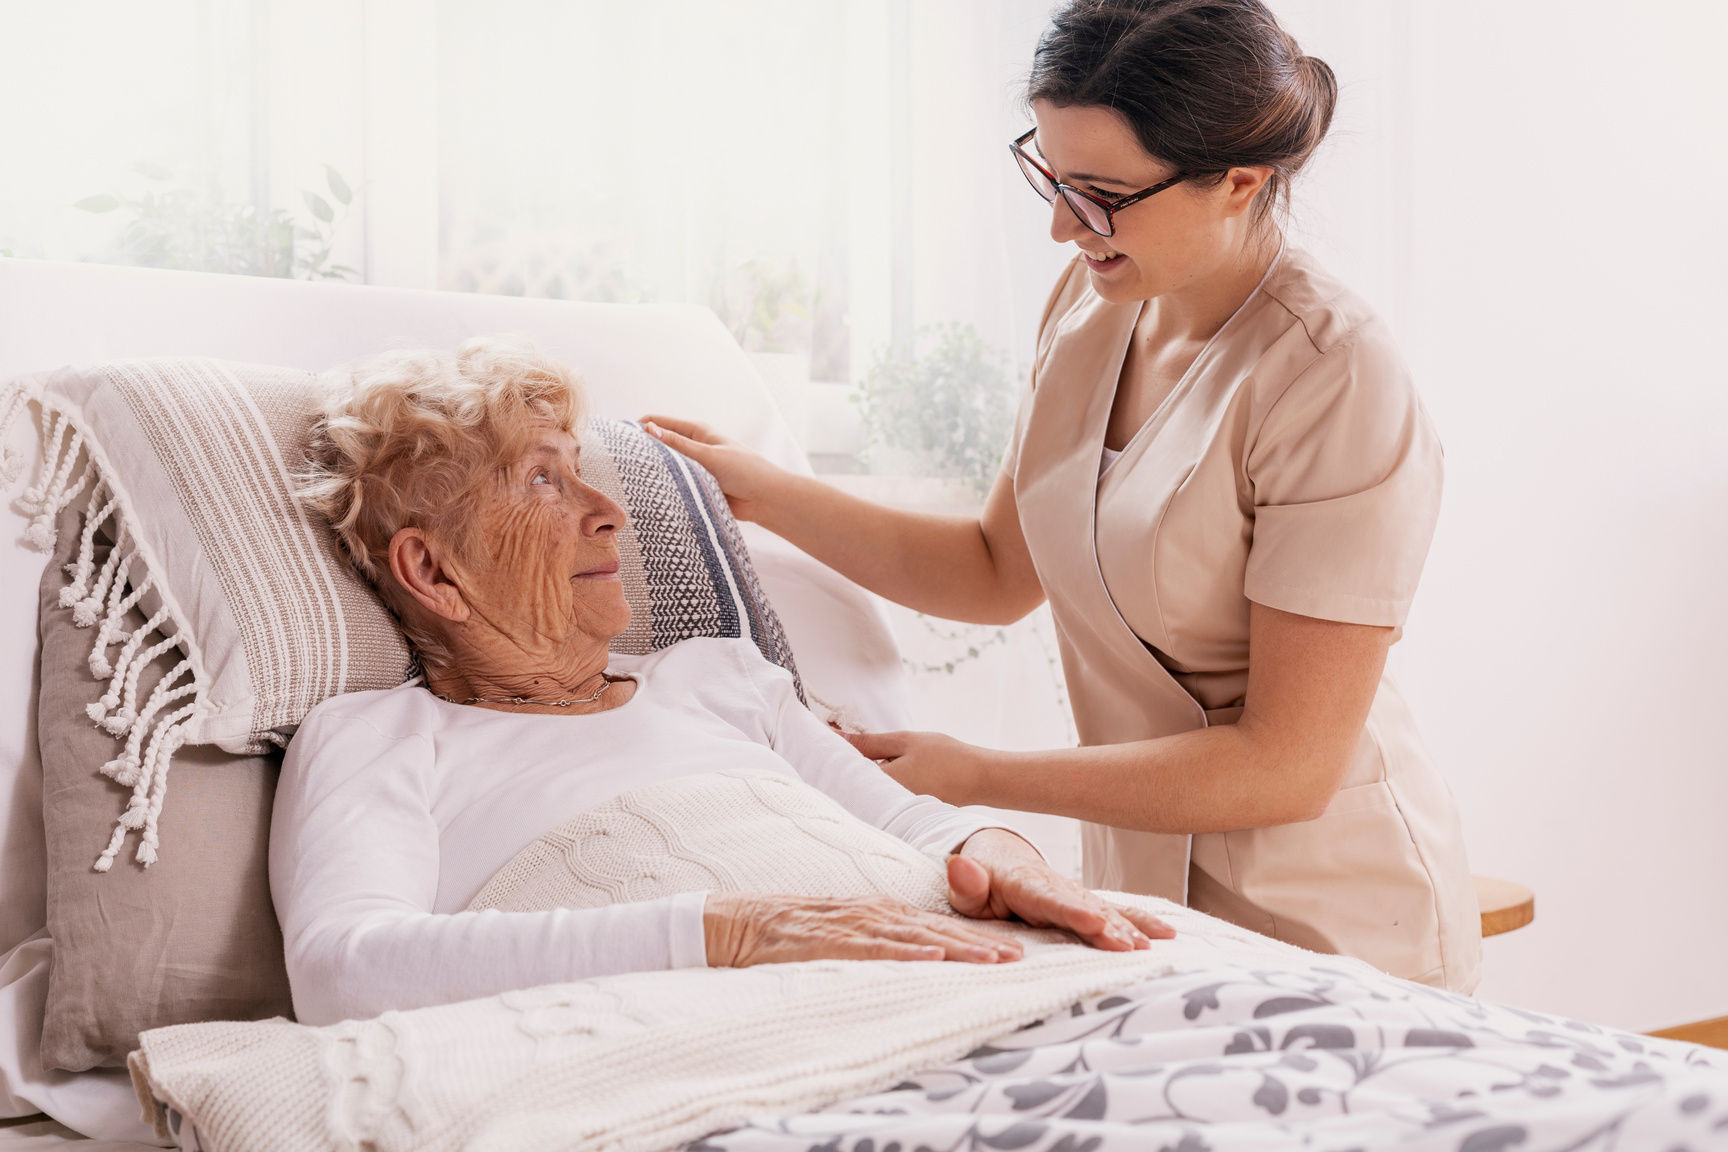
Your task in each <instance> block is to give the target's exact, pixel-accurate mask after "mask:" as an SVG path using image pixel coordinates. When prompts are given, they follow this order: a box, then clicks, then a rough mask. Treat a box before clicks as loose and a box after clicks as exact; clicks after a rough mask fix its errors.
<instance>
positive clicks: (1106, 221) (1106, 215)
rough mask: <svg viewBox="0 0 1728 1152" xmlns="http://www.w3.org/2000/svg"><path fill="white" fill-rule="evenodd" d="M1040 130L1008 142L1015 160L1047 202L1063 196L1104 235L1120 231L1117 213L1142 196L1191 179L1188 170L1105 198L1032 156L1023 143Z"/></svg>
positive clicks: (1076, 215)
mask: <svg viewBox="0 0 1728 1152" xmlns="http://www.w3.org/2000/svg"><path fill="white" fill-rule="evenodd" d="M1037 131H1038V129H1036V128H1033V129H1031V130H1030V131H1028V132H1027V133H1026V134H1025V135H1024V136H1022V137H1020V139H1018V140H1016V141H1014V143H1012V144H1010V145H1008V151H1010V152H1012V153H1014V160H1015V162H1016V163H1017V164H1019V165H1020V171H1021V172H1022V173H1023V174H1025V176H1026V183H1028V184H1030V185H1032V191H1034V192H1036V193H1038V195H1040V196H1042V197H1044V202H1045V203H1046V204H1054V203H1056V197H1057V196H1061V197H1062V199H1063V200H1065V201H1067V204H1068V207H1069V208H1071V209H1073V211H1074V215H1075V217H1076V218H1078V219H1079V221H1080V223H1082V224H1084V225H1086V227H1088V228H1090V229H1092V231H1094V232H1096V233H1098V235H1100V236H1114V235H1115V234H1116V213H1118V212H1120V211H1122V209H1124V208H1126V207H1128V206H1129V205H1130V204H1138V203H1140V201H1142V200H1145V199H1148V198H1150V197H1153V196H1156V195H1158V193H1160V192H1162V191H1164V189H1166V188H1174V187H1176V185H1178V184H1180V183H1182V181H1184V180H1186V179H1188V177H1187V175H1186V174H1185V173H1183V174H1178V175H1176V176H1172V177H1170V179H1168V180H1166V181H1164V182H1163V183H1161V184H1154V185H1152V187H1150V188H1143V189H1141V190H1140V191H1138V192H1135V193H1132V194H1130V195H1127V196H1123V197H1120V198H1118V199H1116V200H1105V199H1104V198H1103V197H1101V196H1094V195H1092V193H1090V192H1082V191H1080V189H1078V188H1076V187H1074V186H1073V185H1072V184H1064V183H1062V182H1061V181H1060V180H1058V179H1056V173H1054V172H1052V171H1050V170H1049V169H1048V168H1046V167H1044V165H1042V164H1040V163H1038V161H1036V160H1034V159H1033V158H1032V155H1031V153H1029V152H1027V151H1026V149H1025V148H1023V147H1021V145H1023V144H1025V143H1026V141H1028V140H1030V139H1032V136H1033V133H1035V132H1037Z"/></svg>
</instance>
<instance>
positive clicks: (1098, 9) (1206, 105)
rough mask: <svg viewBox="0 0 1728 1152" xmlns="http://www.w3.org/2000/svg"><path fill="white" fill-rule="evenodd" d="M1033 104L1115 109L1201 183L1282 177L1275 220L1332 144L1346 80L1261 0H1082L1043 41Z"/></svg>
mask: <svg viewBox="0 0 1728 1152" xmlns="http://www.w3.org/2000/svg"><path fill="white" fill-rule="evenodd" d="M1026 95H1027V99H1029V100H1048V101H1050V102H1051V103H1053V104H1057V105H1061V106H1064V107H1071V106H1076V105H1093V106H1098V107H1103V108H1110V109H1113V110H1115V111H1116V112H1117V113H1118V114H1119V115H1121V116H1122V117H1123V118H1124V119H1126V120H1127V122H1128V124H1129V125H1130V126H1132V128H1133V129H1134V134H1135V135H1136V136H1138V137H1139V139H1140V145H1141V147H1143V148H1145V149H1146V151H1147V153H1148V154H1150V155H1152V156H1153V157H1155V158H1157V159H1159V160H1162V161H1164V162H1165V163H1167V164H1170V165H1173V166H1174V167H1175V168H1176V170H1177V171H1179V172H1185V173H1188V174H1190V175H1191V176H1193V177H1195V178H1198V179H1210V180H1217V179H1221V178H1222V177H1223V175H1224V174H1225V173H1226V172H1228V171H1229V170H1230V169H1232V168H1253V167H1267V168H1271V169H1272V173H1273V175H1272V178H1271V180H1270V181H1268V183H1267V187H1266V194H1265V195H1263V196H1261V197H1260V198H1259V204H1258V205H1257V206H1256V212H1257V213H1259V214H1264V213H1265V212H1266V211H1268V210H1269V209H1270V208H1271V207H1272V205H1273V204H1275V203H1279V202H1284V203H1288V200H1289V195H1290V180H1291V178H1292V177H1293V176H1295V175H1296V173H1297V172H1298V171H1299V170H1300V169H1301V168H1302V165H1303V164H1304V163H1306V162H1307V160H1308V157H1309V156H1311V155H1312V154H1313V152H1314V149H1315V148H1317V147H1318V146H1319V144H1320V141H1321V140H1322V139H1324V138H1325V136H1326V129H1327V128H1328V127H1329V126H1330V125H1331V123H1332V110H1333V108H1334V106H1335V105H1336V104H1337V102H1338V81H1337V79H1336V78H1335V77H1334V76H1333V75H1332V69H1330V68H1328V67H1327V66H1326V63H1325V61H1323V60H1319V59H1316V58H1315V57H1313V56H1304V55H1302V50H1301V49H1300V48H1298V47H1297V46H1296V41H1295V40H1294V39H1293V38H1292V37H1291V36H1290V34H1289V33H1288V32H1285V31H1284V29H1282V28H1280V27H1279V26H1278V21H1277V19H1276V18H1274V17H1273V15H1272V13H1271V12H1269V11H1268V10H1267V8H1266V6H1265V5H1264V4H1262V3H1261V2H1260V0H1071V2H1070V3H1068V4H1066V5H1064V6H1063V7H1061V8H1059V9H1057V11H1056V13H1055V15H1054V17H1053V18H1052V20H1051V24H1050V27H1049V29H1048V30H1047V31H1045V33H1044V35H1043V36H1042V37H1041V38H1040V39H1039V41H1038V50H1037V52H1036V53H1035V54H1034V56H1033V59H1032V77H1031V81H1030V83H1029V84H1028V86H1027V92H1026Z"/></svg>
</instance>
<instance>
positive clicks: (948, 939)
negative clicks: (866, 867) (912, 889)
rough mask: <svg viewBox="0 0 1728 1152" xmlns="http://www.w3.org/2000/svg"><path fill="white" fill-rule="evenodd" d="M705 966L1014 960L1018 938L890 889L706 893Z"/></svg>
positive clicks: (1016, 957) (1018, 951)
mask: <svg viewBox="0 0 1728 1152" xmlns="http://www.w3.org/2000/svg"><path fill="white" fill-rule="evenodd" d="M702 927H703V935H704V937H705V939H706V941H707V945H708V965H709V967H711V968H747V967H749V966H750V965H752V964H785V963H790V962H792V961H795V960H965V961H970V962H971V963H974V964H995V963H998V962H999V961H1004V960H1018V959H1019V958H1020V945H1019V944H1017V943H1015V942H1014V941H1012V940H1006V939H1003V938H1002V937H1000V936H995V935H992V934H990V933H988V932H984V931H980V930H979V929H977V928H974V927H972V926H971V925H969V924H966V923H965V922H964V921H960V920H955V919H953V918H952V917H948V916H938V915H936V914H935V913H932V912H923V911H920V910H919V909H917V908H914V907H912V906H911V905H910V904H907V903H905V902H903V901H900V900H896V899H894V898H893V897H891V896H858V897H851V898H846V899H827V898H823V897H814V896H774V895H763V894H759V893H754V892H710V893H709V894H708V902H707V905H706V908H705V910H704V913H703V917H702Z"/></svg>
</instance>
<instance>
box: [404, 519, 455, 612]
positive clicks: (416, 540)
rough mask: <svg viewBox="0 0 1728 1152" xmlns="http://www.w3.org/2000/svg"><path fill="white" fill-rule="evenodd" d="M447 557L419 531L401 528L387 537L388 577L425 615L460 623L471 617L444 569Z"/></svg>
mask: <svg viewBox="0 0 1728 1152" xmlns="http://www.w3.org/2000/svg"><path fill="white" fill-rule="evenodd" d="M445 559H446V556H445V554H444V550H443V549H442V548H440V547H438V545H437V543H436V542H435V541H431V540H428V539H427V538H426V534H425V533H424V532H422V531H421V530H420V529H418V528H402V529H399V530H398V531H397V533H396V535H394V536H392V537H391V538H390V574H391V575H392V576H394V577H395V578H396V583H397V584H398V585H400V586H401V588H402V590H403V591H405V592H406V593H408V595H409V596H411V597H413V598H414V599H415V600H416V601H418V602H419V604H420V606H421V607H422V608H424V609H426V610H427V611H428V612H432V613H434V614H435V615H438V616H441V617H443V618H444V619H446V620H452V621H455V622H456V623H458V624H460V623H462V622H463V621H465V620H467V619H468V616H469V614H470V612H469V607H468V598H467V597H465V596H463V595H462V590H461V589H460V588H458V587H457V586H456V584H455V582H454V581H452V580H451V579H450V576H449V574H448V573H447V572H446V571H445V570H444V563H445Z"/></svg>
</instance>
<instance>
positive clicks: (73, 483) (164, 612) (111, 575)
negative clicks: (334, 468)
mask: <svg viewBox="0 0 1728 1152" xmlns="http://www.w3.org/2000/svg"><path fill="white" fill-rule="evenodd" d="M41 399H42V397H41V396H40V393H39V390H38V389H36V388H34V387H32V385H31V384H30V382H28V381H21V382H17V383H14V384H12V385H10V386H8V387H7V388H6V389H5V390H3V391H0V484H3V485H7V486H10V485H11V484H13V483H15V482H16V481H17V479H18V477H19V474H20V473H21V472H22V471H23V467H24V454H23V453H21V452H19V451H18V450H17V449H15V448H11V447H9V446H8V444H7V440H8V437H9V435H10V433H11V431H12V428H13V426H14V425H15V424H17V422H18V421H19V420H20V419H21V418H23V416H24V414H25V412H26V411H27V410H28V408H29V406H30V403H31V402H32V401H38V402H40V401H41ZM39 434H40V437H41V442H42V471H41V473H40V475H39V477H38V479H37V482H36V483H35V484H33V485H31V486H30V487H29V488H27V489H26V490H25V491H24V492H23V493H22V494H21V495H20V496H19V497H18V500H17V503H18V506H19V507H20V508H21V509H22V510H23V511H24V513H25V514H26V515H28V516H29V517H30V524H29V526H28V527H27V528H26V529H25V531H24V539H25V540H26V541H27V542H28V543H30V544H31V545H33V546H35V547H36V548H38V549H41V550H42V551H44V552H46V551H48V550H49V549H51V548H53V547H54V544H55V537H56V535H57V533H56V530H55V525H56V523H57V521H58V520H59V517H60V514H61V512H63V511H64V510H65V509H66V508H67V507H69V506H71V505H72V504H73V502H74V501H76V500H77V499H78V498H79V496H80V495H82V494H83V493H84V491H85V490H86V488H88V489H89V497H88V499H87V500H86V502H85V506H84V530H83V532H82V534H81V535H80V538H79V541H78V556H77V559H76V560H74V561H73V562H71V563H70V564H67V565H66V577H67V584H66V587H64V588H62V589H61V590H60V606H61V607H63V608H70V609H72V621H73V623H74V624H76V625H77V626H78V627H80V628H94V629H95V630H96V632H95V637H94V640H93V642H92V644H91V647H90V657H89V666H90V674H91V675H92V676H94V677H96V678H97V679H99V680H102V679H105V680H107V681H108V689H107V691H106V692H104V693H103V694H102V696H101V697H100V698H99V699H98V700H97V701H96V702H95V703H93V704H90V705H89V706H88V708H87V711H88V713H89V716H90V719H91V721H92V722H93V723H95V724H96V725H97V726H98V727H100V728H101V729H102V730H103V731H105V732H108V733H109V734H111V735H112V736H114V737H115V738H116V739H118V740H122V741H124V743H123V744H122V745H121V751H120V754H119V755H118V756H116V757H115V758H114V759H112V760H110V761H108V763H106V764H103V765H102V766H101V768H100V771H101V772H102V774H103V775H104V776H107V777H110V778H111V779H113V780H114V781H115V782H116V783H118V784H120V785H122V786H125V787H129V788H131V789H132V796H131V798H130V799H129V800H128V801H127V804H126V810H125V811H124V812H122V813H121V814H120V816H119V818H118V819H116V820H115V823H114V832H113V835H112V836H111V837H110V838H109V841H108V846H107V848H106V849H104V850H103V852H102V854H101V855H100V856H99V857H97V859H96V863H95V865H94V867H95V869H96V871H98V872H106V871H108V870H109V868H111V867H112V866H113V864H114V859H115V857H116V856H117V855H118V854H119V852H120V849H121V848H122V847H123V846H124V845H125V843H126V837H127V834H128V833H129V832H132V831H137V832H138V833H139V842H138V850H137V852H136V853H135V855H134V859H136V860H137V861H138V863H140V864H142V865H144V866H145V867H146V868H148V867H149V866H150V865H151V864H154V863H155V862H156V854H157V849H158V848H159V847H160V844H161V841H160V837H159V835H158V832H157V823H158V820H159V818H160V817H161V814H162V802H163V799H164V798H165V797H166V796H167V793H168V769H169V767H170V765H171V763H172V761H173V757H174V753H175V752H176V751H178V750H179V748H180V746H181V745H182V744H184V743H185V742H186V736H187V730H188V725H190V724H191V723H192V722H193V721H194V720H196V719H198V718H199V717H200V716H201V715H202V713H203V710H204V689H205V684H204V682H203V679H202V678H201V677H200V676H199V675H198V673H197V670H196V669H195V668H194V667H193V664H192V660H191V659H190V654H189V652H188V648H187V641H186V639H185V636H186V629H185V622H184V621H181V620H176V619H174V618H173V615H172V613H170V612H169V610H168V608H167V607H166V605H164V606H163V607H161V608H159V609H158V610H157V611H156V612H155V614H154V615H152V616H151V617H150V618H149V619H148V620H147V621H145V623H144V625H143V626H142V627H140V628H138V629H136V630H134V631H131V632H128V631H126V630H125V629H124V628H123V627H122V625H123V623H124V621H125V618H126V614H127V613H128V612H130V611H131V610H132V609H133V608H134V607H136V606H137V605H138V603H139V601H141V600H142V599H143V597H144V596H145V594H146V593H148V592H149V591H150V589H151V588H152V587H153V586H154V585H155V581H156V574H155V573H154V572H153V571H151V569H150V561H149V557H147V556H146V555H145V554H144V552H143V549H142V546H141V544H140V543H139V541H138V536H137V534H136V533H135V532H134V531H132V526H131V525H130V524H128V523H127V517H126V513H125V509H124V506H123V505H122V503H121V500H120V493H119V491H118V488H117V487H116V485H115V482H114V480H113V478H111V477H109V476H106V475H103V474H102V469H101V467H100V466H99V465H98V463H97V460H96V457H95V456H94V455H93V454H92V453H90V452H89V451H88V450H87V445H86V442H85V437H84V433H83V432H82V431H80V430H79V429H78V428H77V427H76V426H75V425H74V424H73V421H72V420H71V418H70V417H69V416H67V415H66V414H65V413H63V412H58V411H53V410H51V409H50V408H49V407H48V406H47V405H46V404H43V405H42V408H41V421H40V427H39ZM104 525H109V526H110V529H109V534H110V535H111V536H112V537H113V538H114V545H113V547H112V548H111V549H109V552H108V557H107V559H106V560H105V561H103V563H102V566H101V567H100V568H96V566H95V562H94V556H95V549H96V535H97V533H98V532H99V531H101V529H102V527H103V526H104ZM168 623H172V624H173V625H174V632H175V634H174V635H173V636H164V635H162V634H161V633H160V632H158V631H157V630H158V629H159V628H161V627H162V626H163V625H164V624H168ZM152 635H154V636H155V642H154V643H149V644H147V643H146V641H147V640H149V639H150V638H151V637H152ZM116 644H119V645H121V648H120V652H119V655H118V656H117V657H116V658H115V659H114V660H112V661H110V659H109V657H108V650H109V649H110V648H112V647H113V646H114V645H116ZM171 652H172V653H175V654H176V655H178V656H179V659H178V661H177V662H175V663H174V664H173V666H172V667H171V668H170V669H169V670H168V672H167V673H166V674H165V675H163V677H162V678H161V679H160V680H158V681H157V682H156V687H155V688H154V689H153V690H152V691H151V693H150V696H149V698H148V699H147V700H145V701H144V704H143V706H142V707H140V706H139V704H138V680H139V677H140V675H141V674H142V673H143V671H144V669H145V668H146V667H148V666H149V665H151V664H154V663H157V662H162V663H167V662H168V661H169V659H170V657H169V653H171ZM188 698H190V699H188ZM180 701H187V702H186V703H184V704H182V705H181V706H180V707H178V708H171V706H172V705H174V704H176V703H179V702H180Z"/></svg>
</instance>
